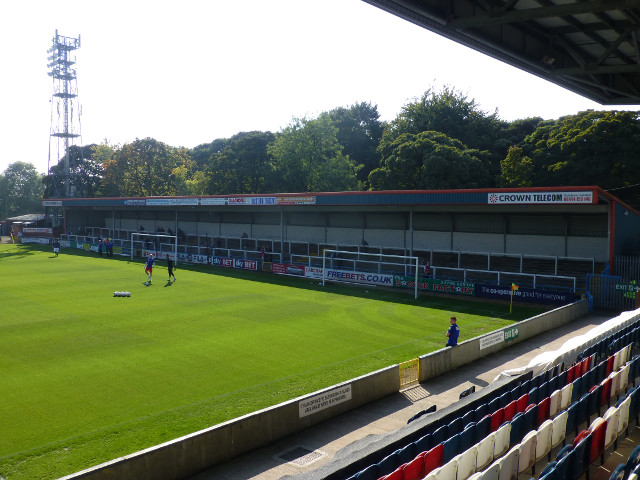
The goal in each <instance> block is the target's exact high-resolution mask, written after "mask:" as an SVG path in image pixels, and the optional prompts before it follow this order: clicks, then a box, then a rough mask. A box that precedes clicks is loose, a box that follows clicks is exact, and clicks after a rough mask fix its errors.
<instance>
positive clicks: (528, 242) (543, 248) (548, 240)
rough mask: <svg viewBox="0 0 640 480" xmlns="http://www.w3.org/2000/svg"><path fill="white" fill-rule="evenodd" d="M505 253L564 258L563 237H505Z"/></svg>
mask: <svg viewBox="0 0 640 480" xmlns="http://www.w3.org/2000/svg"><path fill="white" fill-rule="evenodd" d="M505 253H515V254H518V255H519V254H520V253H524V254H525V255H551V256H558V257H565V256H566V253H565V245H564V237H559V236H555V237H554V236H546V235H507V251H506V252H505ZM590 256H591V255H590Z"/></svg>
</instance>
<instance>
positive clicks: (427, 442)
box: [415, 433, 435, 453]
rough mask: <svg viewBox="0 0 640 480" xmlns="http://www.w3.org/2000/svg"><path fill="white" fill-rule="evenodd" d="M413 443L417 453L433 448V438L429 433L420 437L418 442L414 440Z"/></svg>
mask: <svg viewBox="0 0 640 480" xmlns="http://www.w3.org/2000/svg"><path fill="white" fill-rule="evenodd" d="M415 443H416V450H417V451H418V453H422V452H426V451H428V450H431V449H432V448H433V447H434V446H435V445H434V443H433V438H432V437H431V434H430V433H427V434H426V435H424V436H422V437H420V438H419V439H418V440H416V442H415Z"/></svg>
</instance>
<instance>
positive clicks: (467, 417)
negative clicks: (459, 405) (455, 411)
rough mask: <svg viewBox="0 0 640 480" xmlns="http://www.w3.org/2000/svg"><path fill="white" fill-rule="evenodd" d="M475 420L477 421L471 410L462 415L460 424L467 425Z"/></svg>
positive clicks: (474, 413)
mask: <svg viewBox="0 0 640 480" xmlns="http://www.w3.org/2000/svg"><path fill="white" fill-rule="evenodd" d="M475 421H477V419H476V411H475V410H471V411H470V412H467V413H465V414H464V415H463V416H462V425H464V426H465V427H466V426H467V425H469V424H470V423H471V422H475Z"/></svg>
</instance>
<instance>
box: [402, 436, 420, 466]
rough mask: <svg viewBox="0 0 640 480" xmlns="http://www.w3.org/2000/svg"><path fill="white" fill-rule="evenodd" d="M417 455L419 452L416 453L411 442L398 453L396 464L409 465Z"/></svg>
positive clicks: (414, 446)
mask: <svg viewBox="0 0 640 480" xmlns="http://www.w3.org/2000/svg"><path fill="white" fill-rule="evenodd" d="M418 453H420V452H417V451H416V444H415V443H413V442H411V443H409V444H408V445H405V446H404V447H403V448H401V449H400V450H399V451H398V462H400V465H402V464H403V463H409V462H410V461H411V460H413V459H414V458H416V455H418Z"/></svg>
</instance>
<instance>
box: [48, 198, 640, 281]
mask: <svg viewBox="0 0 640 480" xmlns="http://www.w3.org/2000/svg"><path fill="white" fill-rule="evenodd" d="M549 198H551V199H553V200H552V201H547V200H545V199H549ZM541 199H542V200H541ZM43 205H44V206H45V207H47V206H52V207H62V212H63V214H64V225H65V228H64V231H65V232H66V234H67V235H66V236H65V239H66V240H68V241H70V242H74V243H75V244H80V243H82V244H86V245H88V247H85V248H91V246H92V245H95V244H96V242H97V240H98V239H99V238H104V237H111V238H113V239H114V247H115V252H116V253H118V251H122V252H124V253H123V254H125V255H128V254H129V252H128V249H129V245H130V243H129V242H130V237H131V234H132V233H134V232H135V233H138V234H140V233H143V232H145V231H146V232H150V233H165V232H166V233H171V232H174V233H176V234H177V235H178V238H179V247H178V254H179V255H180V256H181V258H180V260H181V261H191V262H194V263H207V261H210V257H224V258H232V259H234V260H244V261H255V262H258V261H261V260H263V259H264V261H265V262H264V263H265V265H266V267H267V269H268V267H269V265H270V264H271V263H274V262H277V263H281V264H287V265H292V266H294V267H295V266H297V267H304V266H307V267H315V268H318V267H321V266H322V252H323V250H327V249H330V250H343V251H349V252H354V253H368V254H379V255H389V256H391V255H394V256H398V255H402V256H418V257H420V258H421V259H422V262H423V263H428V264H429V266H430V267H431V268H430V270H431V271H430V276H431V278H433V279H437V280H443V281H447V280H449V281H462V282H469V283H485V284H489V285H510V284H512V283H515V284H518V285H521V286H524V287H526V288H531V289H538V290H545V289H551V290H564V291H570V292H573V293H582V292H584V291H585V289H586V287H587V285H586V277H587V275H593V274H599V273H601V272H602V271H603V270H604V269H606V267H607V266H609V269H608V272H609V273H610V274H614V273H615V268H616V263H615V261H614V259H615V258H616V257H620V256H623V255H635V254H636V253H637V252H638V241H637V238H638V231H640V214H639V213H638V212H637V211H635V210H634V209H632V208H631V207H629V206H627V205H625V204H623V203H621V202H620V201H619V200H618V199H616V198H615V197H614V196H612V195H610V194H609V193H607V192H605V191H604V190H602V189H601V188H599V187H557V188H531V189H502V190H500V189H499V190H486V189H478V190H460V191H458V190H451V191H401V192H342V193H307V194H274V195H273V196H258V195H243V196H229V197H181V198H144V199H140V198H136V199H128V198H110V199H109V198H108V199H105V198H101V199H58V200H45V201H43ZM134 248H136V249H144V248H155V249H158V248H160V249H162V245H157V244H155V243H154V244H153V245H144V244H138V245H137V246H134ZM263 251H264V256H263V255H262V252H263ZM387 263H393V262H384V261H380V262H373V263H372V262H370V261H365V260H364V259H360V258H358V259H356V261H342V262H338V263H337V268H342V269H346V270H355V271H361V272H375V273H386V274H390V275H406V274H407V273H408V274H410V273H411V272H406V269H405V268H404V266H402V265H400V266H397V265H388V264H387Z"/></svg>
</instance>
